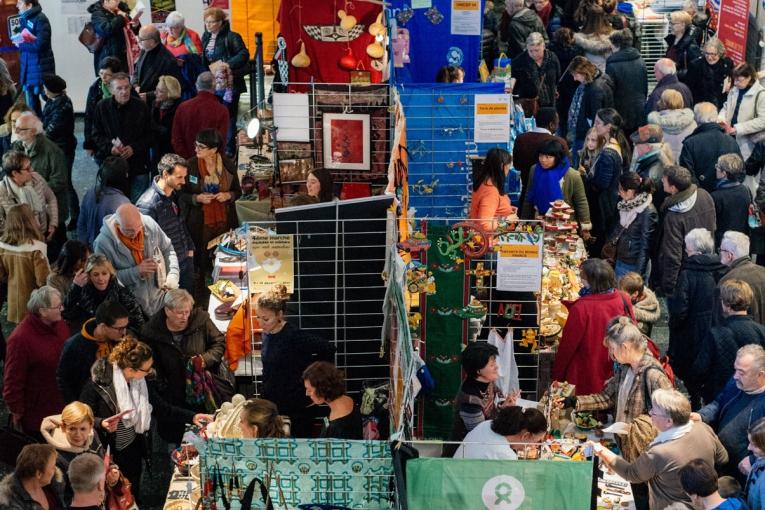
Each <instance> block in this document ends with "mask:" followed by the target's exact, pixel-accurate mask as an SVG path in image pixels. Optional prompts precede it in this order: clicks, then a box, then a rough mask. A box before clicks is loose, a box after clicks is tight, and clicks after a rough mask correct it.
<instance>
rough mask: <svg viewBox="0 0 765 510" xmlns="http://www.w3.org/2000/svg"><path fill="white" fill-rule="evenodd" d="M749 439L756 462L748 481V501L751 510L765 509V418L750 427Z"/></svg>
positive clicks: (750, 448) (750, 449) (753, 464)
mask: <svg viewBox="0 0 765 510" xmlns="http://www.w3.org/2000/svg"><path fill="white" fill-rule="evenodd" d="M748 437H749V451H750V452H752V453H753V454H754V457H755V461H754V462H753V463H752V470H751V471H749V476H748V478H747V479H746V501H747V503H748V504H749V508H752V509H754V508H765V418H760V419H759V420H757V421H756V422H754V424H753V425H752V426H751V427H749V434H748Z"/></svg>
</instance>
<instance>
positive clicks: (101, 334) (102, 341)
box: [56, 301, 130, 404]
mask: <svg viewBox="0 0 765 510" xmlns="http://www.w3.org/2000/svg"><path fill="white" fill-rule="evenodd" d="M129 322H130V319H129V313H128V310H127V308H125V307H124V306H122V305H121V304H120V303H118V302H116V301H104V302H103V303H101V304H100V305H98V308H96V316H95V317H94V318H92V319H89V320H88V321H86V322H85V324H83V325H82V329H81V330H80V332H79V333H77V334H76V335H74V336H72V337H71V338H69V340H67V341H66V343H65V344H64V350H63V352H62V353H61V360H60V361H59V364H58V370H56V381H57V382H58V387H59V389H60V390H61V396H62V397H64V403H65V404H68V403H70V402H72V401H74V400H79V398H80V392H81V391H82V388H83V387H84V386H85V383H87V382H88V380H89V379H90V367H91V366H92V365H93V363H94V362H95V361H96V360H97V359H100V358H103V357H106V356H108V355H109V353H110V352H111V351H112V348H113V347H114V346H115V345H117V344H118V343H119V342H120V341H122V338H123V337H124V336H125V332H126V331H127V327H128V323H129Z"/></svg>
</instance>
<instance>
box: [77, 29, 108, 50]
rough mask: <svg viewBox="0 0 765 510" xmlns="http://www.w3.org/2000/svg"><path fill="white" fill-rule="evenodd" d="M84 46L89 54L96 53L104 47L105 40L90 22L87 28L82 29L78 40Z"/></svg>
mask: <svg viewBox="0 0 765 510" xmlns="http://www.w3.org/2000/svg"><path fill="white" fill-rule="evenodd" d="M77 39H78V40H79V41H80V42H81V43H82V45H83V46H85V47H86V48H87V49H88V51H89V52H91V53H96V52H97V51H98V50H100V49H101V48H102V47H103V46H104V40H103V38H102V37H101V36H100V35H98V33H97V32H96V29H95V27H94V26H93V23H91V22H90V21H88V22H87V23H85V26H84V27H82V31H81V32H80V35H79V37H78V38H77Z"/></svg>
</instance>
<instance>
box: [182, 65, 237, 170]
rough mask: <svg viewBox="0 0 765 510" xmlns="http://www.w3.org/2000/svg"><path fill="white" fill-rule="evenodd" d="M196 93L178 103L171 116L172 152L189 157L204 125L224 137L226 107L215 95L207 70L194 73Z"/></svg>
mask: <svg viewBox="0 0 765 510" xmlns="http://www.w3.org/2000/svg"><path fill="white" fill-rule="evenodd" d="M196 86H197V96H196V97H195V98H193V99H189V100H188V101H184V102H182V103H181V104H180V105H178V109H177V110H176V111H175V117H174V118H173V128H172V136H171V141H172V144H173V149H174V150H175V153H176V154H179V155H180V156H181V157H182V158H185V159H189V158H191V157H193V156H194V155H195V154H196V153H195V152H194V141H195V140H196V137H197V134H198V133H199V132H200V131H201V130H203V129H208V128H213V129H216V130H217V131H218V133H220V136H221V138H223V139H224V140H227V139H228V120H229V117H228V109H227V108H226V107H225V106H224V105H223V103H221V102H220V100H219V99H218V97H217V96H216V95H215V79H214V78H213V75H212V73H211V72H209V71H205V72H204V73H201V74H200V75H199V77H197V84H196Z"/></svg>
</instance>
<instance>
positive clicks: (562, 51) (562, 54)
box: [548, 41, 584, 126]
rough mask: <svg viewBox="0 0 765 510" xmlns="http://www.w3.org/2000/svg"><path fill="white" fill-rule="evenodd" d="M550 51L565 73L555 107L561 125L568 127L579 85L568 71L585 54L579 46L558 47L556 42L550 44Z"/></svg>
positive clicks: (559, 85)
mask: <svg viewBox="0 0 765 510" xmlns="http://www.w3.org/2000/svg"><path fill="white" fill-rule="evenodd" d="M548 49H549V50H550V51H552V52H553V53H555V56H557V57H558V62H560V68H561V72H562V73H563V75H562V76H561V78H560V81H559V82H558V99H557V101H556V102H555V105H556V109H557V110H558V117H560V123H559V125H560V126H568V109H569V107H570V106H571V99H572V98H573V97H574V92H575V91H576V88H577V87H578V86H579V83H578V82H576V81H574V78H573V76H571V73H567V72H566V69H568V66H569V64H571V61H572V60H573V59H574V57H575V56H577V55H582V54H584V52H583V51H582V49H581V48H580V47H578V46H563V45H558V44H557V43H556V42H555V41H552V42H551V43H550V45H549V46H548Z"/></svg>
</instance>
